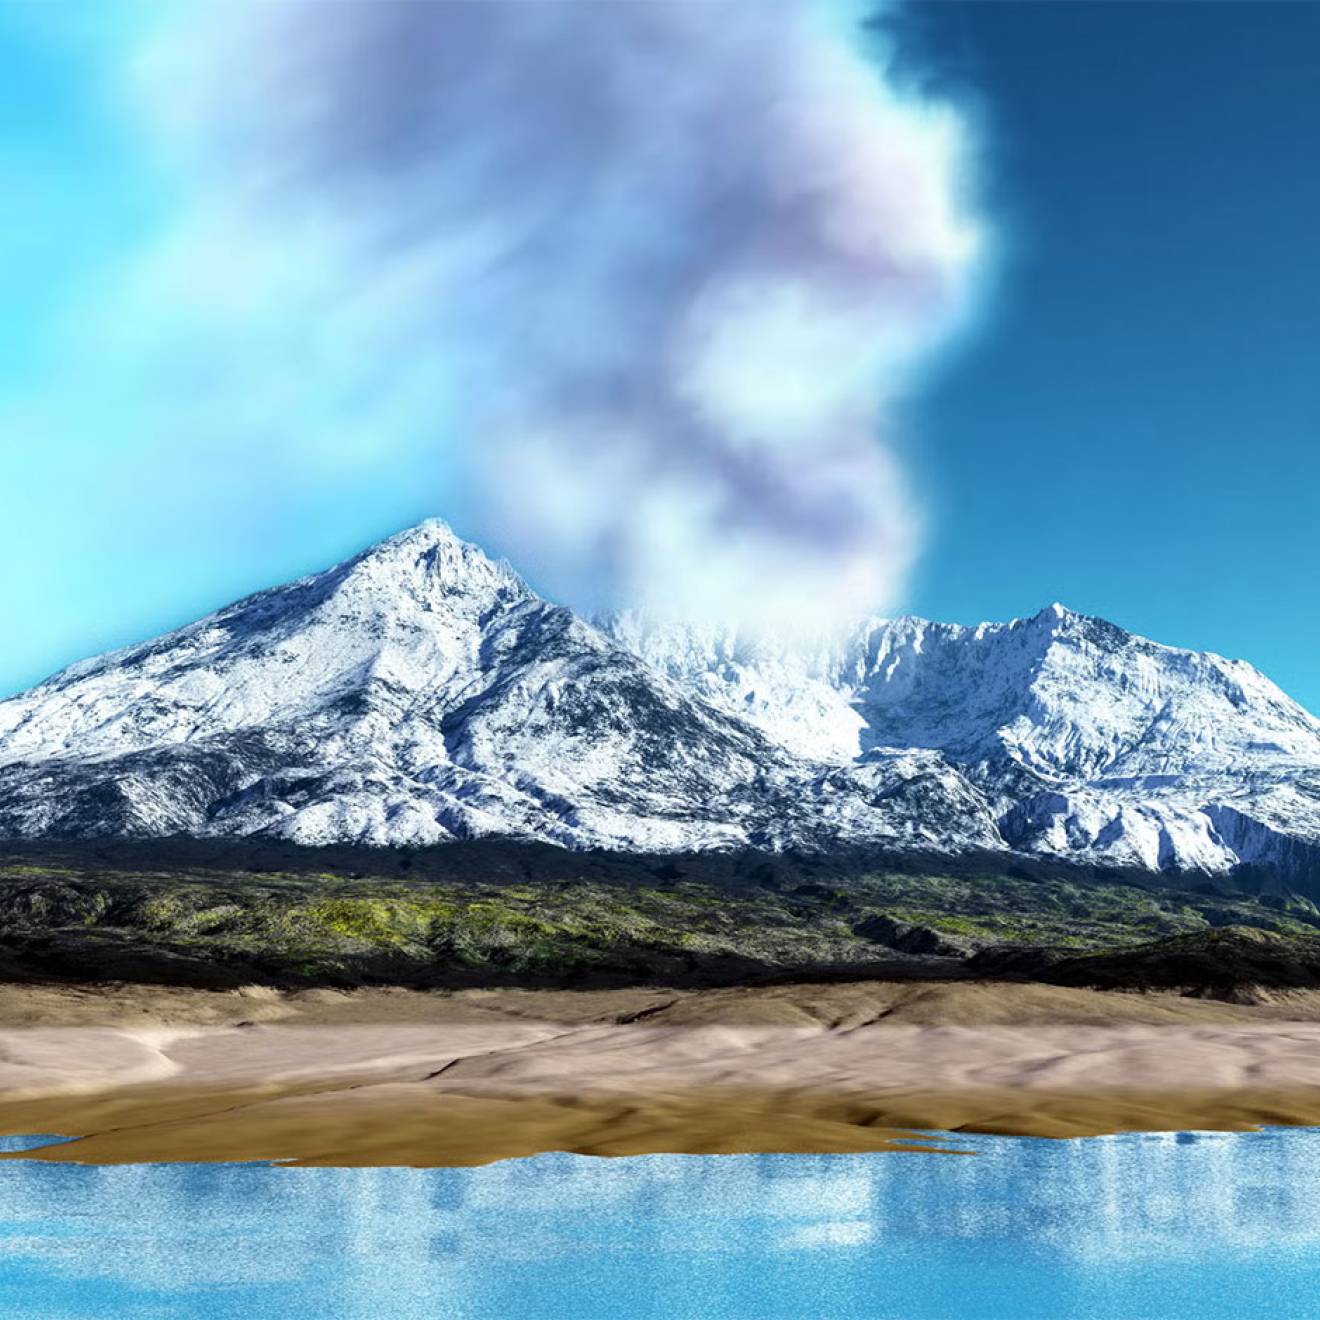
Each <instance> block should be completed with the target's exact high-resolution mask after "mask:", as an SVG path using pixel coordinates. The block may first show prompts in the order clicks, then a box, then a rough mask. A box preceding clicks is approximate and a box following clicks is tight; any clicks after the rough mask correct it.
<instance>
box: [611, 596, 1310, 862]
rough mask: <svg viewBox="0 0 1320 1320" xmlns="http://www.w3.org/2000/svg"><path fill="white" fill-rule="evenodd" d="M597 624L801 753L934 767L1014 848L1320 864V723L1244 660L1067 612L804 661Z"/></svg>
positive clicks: (948, 630)
mask: <svg viewBox="0 0 1320 1320" xmlns="http://www.w3.org/2000/svg"><path fill="white" fill-rule="evenodd" d="M602 623H603V626H604V627H605V628H606V629H607V630H608V631H609V632H610V633H611V634H612V635H613V636H615V637H617V638H618V639H619V640H620V641H621V642H622V643H624V644H625V645H627V646H628V647H630V649H632V650H634V651H635V652H636V653H637V654H638V655H640V656H641V657H642V658H643V659H645V660H646V661H647V662H648V663H649V664H651V665H652V666H653V667H654V668H656V669H657V670H659V671H660V672H661V673H664V674H666V675H667V676H669V677H671V678H673V679H675V680H676V681H679V682H682V683H684V684H686V685H688V686H689V687H692V688H694V689H695V690H697V691H700V692H701V693H702V694H703V696H704V697H705V698H706V699H707V700H709V701H712V702H715V703H717V704H720V705H722V706H723V707H724V708H725V709H727V710H729V711H731V712H737V713H738V714H739V715H741V716H742V718H744V719H747V720H748V721H749V722H751V723H754V724H756V725H757V726H758V727H760V728H762V729H764V730H765V731H766V733H767V734H768V735H769V736H771V737H773V738H775V739H776V740H777V741H778V742H780V743H781V744H783V745H785V746H788V747H791V748H793V749H795V750H797V751H799V752H804V753H808V754H811V755H816V756H823V757H826V758H828V759H839V760H843V759H851V758H857V757H865V756H867V755H868V754H875V753H876V752H877V750H880V749H886V748H894V747H903V748H926V749H929V750H930V751H932V752H935V753H938V754H939V755H940V756H941V757H943V758H944V759H945V760H946V761H947V762H948V763H950V764H952V765H954V766H956V767H957V768H958V769H959V770H960V772H961V773H963V774H964V775H965V776H966V777H967V778H968V779H969V781H970V782H972V783H974V784H975V785H976V786H977V787H978V788H979V789H980V790H981V791H982V792H983V793H984V794H985V796H986V798H987V799H988V802H989V805H990V806H991V809H992V811H993V814H994V815H995V817H996V819H997V821H998V823H999V826H1000V830H1001V833H1002V834H1003V835H1004V838H1005V842H1006V843H1007V844H1009V845H1010V846H1013V847H1015V848H1019V849H1023V850H1027V851H1033V852H1047V853H1055V854H1068V855H1078V856H1084V857H1086V858H1089V859H1103V860H1107V861H1112V862H1115V863H1119V864H1123V865H1135V866H1141V867H1144V868H1148V869H1166V868H1170V867H1184V868H1191V869H1201V870H1206V871H1222V870H1226V869H1230V868H1232V867H1234V866H1236V865H1238V864H1239V863H1240V862H1252V863H1257V862H1260V863H1263V864H1267V865H1272V866H1274V865H1284V866H1286V868H1287V869H1291V870H1296V869H1297V868H1299V867H1300V868H1304V867H1308V866H1313V865H1316V864H1317V862H1320V721H1317V720H1316V719H1315V718H1314V717H1313V716H1311V715H1310V714H1309V713H1308V712H1307V711H1305V710H1303V709H1302V707H1300V706H1299V705H1297V703H1296V702H1294V701H1292V700H1291V699H1290V698H1289V697H1287V696H1286V695H1285V694H1284V693H1283V692H1281V691H1280V690H1279V689H1278V688H1277V687H1276V686H1275V685H1274V684H1273V683H1271V682H1270V681H1269V680H1268V679H1267V678H1265V677H1264V675H1262V674H1260V673H1259V672H1258V671H1257V670H1255V669H1254V668H1252V666H1250V665H1249V664H1246V663H1244V662H1242V661H1239V660H1225V659H1222V658H1221V657H1219V656H1216V655H1210V654H1204V653H1198V652H1193V651H1183V650H1178V649H1176V648H1174V647H1168V646H1161V645H1158V644H1157V643H1155V642H1150V641H1147V640H1146V639H1145V638H1141V637H1135V636H1133V635H1132V634H1130V633H1126V632H1124V631H1123V630H1122V629H1120V628H1117V627H1115V626H1114V625H1113V624H1110V623H1106V622H1105V621H1104V620H1102V619H1093V618H1088V617H1086V616H1084V615H1080V614H1075V613H1073V612H1072V611H1070V610H1067V609H1065V608H1064V607H1063V606H1061V605H1052V606H1050V607H1049V608H1048V609H1045V610H1042V611H1041V612H1040V613H1039V614H1037V615H1035V616H1033V617H1032V618H1029V619H1020V620H1013V621H1012V622H1010V623H1005V624H981V625H979V626H977V627H975V628H966V627H960V626H957V625H952V624H939V623H930V622H928V621H926V620H924V619H913V618H900V619H894V620H882V619H870V620H866V621H864V622H863V623H861V624H859V625H857V626H856V627H855V628H853V629H851V630H850V631H848V632H846V633H843V634H840V635H838V636H836V637H834V638H832V639H829V640H828V641H827V642H822V643H820V644H818V645H817V646H815V647H812V648H804V647H801V646H799V647H797V648H792V647H785V646H784V645H783V644H782V643H778V642H775V641H773V640H769V641H767V640H765V639H759V638H756V637H748V636H740V635H739V634H738V633H737V632H736V631H734V630H731V629H725V630H721V629H713V628H700V627H691V626H687V625H673V624H664V623H660V622H658V621H656V620H654V619H649V618H646V617H644V616H640V615H637V614H632V613H621V614H616V615H613V616H610V617H608V618H606V619H604V620H602ZM1285 859H1286V860H1285Z"/></svg>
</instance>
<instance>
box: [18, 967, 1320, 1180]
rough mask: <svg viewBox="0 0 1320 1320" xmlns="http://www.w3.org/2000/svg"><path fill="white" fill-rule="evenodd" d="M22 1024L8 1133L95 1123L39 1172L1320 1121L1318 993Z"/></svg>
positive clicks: (400, 1003) (883, 994)
mask: <svg viewBox="0 0 1320 1320" xmlns="http://www.w3.org/2000/svg"><path fill="white" fill-rule="evenodd" d="M0 1022H2V1023H4V1024H5V1025H4V1026H3V1027H0V1129H2V1130H3V1131H5V1132H8V1133H34V1132H40V1133H51V1134H59V1135H64V1136H74V1137H77V1138H79V1140H76V1141H72V1142H69V1143H67V1144H61V1145H56V1146H51V1147H47V1148H45V1149H43V1150H41V1151H39V1152H37V1153H36V1154H35V1155H28V1156H26V1157H29V1158H32V1157H35V1158H41V1159H57V1160H69V1159H77V1160H85V1161H91V1162H119V1161H130V1160H131V1161H137V1160H161V1159H166V1160H170V1159H174V1160H237V1159H268V1160H287V1161H292V1162H295V1163H309V1164H420V1165H457V1164H472V1163H483V1162H486V1161H489V1160H493V1159H501V1158H509V1157H512V1156H521V1155H530V1154H534V1153H537V1152H539V1151H544V1150H571V1151H579V1152H583V1153H593V1154H635V1153H646V1152H660V1151H677V1152H694V1153H696V1152H720V1151H849V1150H901V1149H914V1148H924V1149H929V1148H940V1149H945V1150H956V1149H958V1148H959V1146H960V1142H959V1140H958V1134H960V1133H962V1134H966V1133H979V1132H1002V1133H1015V1134H1035V1135H1041V1136H1080V1135H1087V1134H1095V1133H1102V1132H1115V1131H1123V1130H1132V1129H1140V1130H1168V1129H1178V1128H1222V1129H1236V1128H1245V1127H1252V1126H1256V1125H1261V1124H1312V1123H1320V995H1318V994H1316V993H1315V992H1294V993H1291V994H1281V995H1277V996H1275V997H1274V998H1273V999H1272V1000H1270V1001H1269V1002H1265V1003H1261V1004H1255V1005H1242V1004H1224V1003H1217V1002H1212V1001H1206V1000H1196V999H1187V998H1182V997H1178V996H1175V995H1163V994H1145V995H1137V994H1120V993H1113V992H1097V991H1088V990H1069V989H1059V988H1055V987H1050V986H1043V985H1029V984H1003V983H998V984H992V983H976V982H948V983H938V982H927V983H906V984H896V983H888V982H868V983H855V984H833V985H794V986H777V987H771V988H758V989H743V990H716V991H691V992H674V991H664V990H655V989H637V990H627V991H591V992H568V991H560V992H546V991H506V990H489V991H462V992H456V993H435V994H425V993H417V992H408V991H397V990H364V991H354V992H351V993H350V992H335V991H304V992H295V993H289V994H283V993H280V992H276V991H272V990H267V989H259V988H254V989H250V990H243V991H232V992H203V991H190V990H167V989H157V988H149V987H100V988H79V989H72V988H57V987H17V986H6V987H3V988H0ZM922 1132H927V1133H930V1134H932V1135H928V1136H921V1135H919V1134H920V1133H922Z"/></svg>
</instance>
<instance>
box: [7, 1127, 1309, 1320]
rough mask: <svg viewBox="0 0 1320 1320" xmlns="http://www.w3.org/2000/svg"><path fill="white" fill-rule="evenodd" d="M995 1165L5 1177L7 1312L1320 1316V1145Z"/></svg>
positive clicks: (104, 1171) (1099, 1150) (998, 1157)
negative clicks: (1318, 1294)
mask: <svg viewBox="0 0 1320 1320" xmlns="http://www.w3.org/2000/svg"><path fill="white" fill-rule="evenodd" d="M973 1145H974V1149H975V1150H976V1151H977V1152H978V1153H977V1155H976V1156H975V1157H973V1158H957V1157H930V1156H917V1155H879V1156H875V1155H870V1156H868V1155H856V1156H717V1157H700V1156H649V1157H638V1158H632V1159H620V1160H595V1159H589V1158H582V1157H576V1156H568V1155H547V1156H541V1157H539V1158H537V1159H534V1160H526V1161H516V1162H509V1163H505V1164H499V1165H494V1166H491V1167H488V1168H482V1169H470V1170H408V1169H363V1170H333V1169H278V1168H268V1167H265V1166H261V1165H219V1166H216V1165H211V1166H207V1165H146V1166H128V1167H119V1168H80V1167H78V1166H73V1165H69V1166H63V1165H47V1164H39V1163H8V1164H4V1165H0V1233H2V1234H3V1237H4V1243H3V1264H0V1314H4V1315H16V1316H17V1315H22V1316H25V1317H34V1320H35V1318H37V1317H45V1316H49V1317H52V1318H53V1317H56V1316H59V1317H62V1318H63V1320H70V1318H71V1317H82V1316H89V1317H90V1316H97V1317H104V1316H133V1317H135V1318H136V1317H151V1316H156V1315H161V1316H166V1315H169V1316H176V1315H181V1314H186V1315H189V1316H196V1317H228V1316H234V1317H238V1316H242V1317H245V1320H247V1318H249V1317H254V1316H264V1315H272V1316H274V1315H279V1316H287V1317H294V1318H295V1320H296V1318H297V1317H301V1316H308V1317H311V1316H317V1317H323V1316H342V1317H362V1318H363V1320H366V1318H367V1317H372V1318H373V1320H374V1318H375V1317H385V1316H389V1317H392V1318H397V1320H412V1318H413V1317H423V1316H425V1317H427V1320H437V1318H439V1317H444V1320H450V1318H451V1317H452V1318H455V1320H457V1318H458V1317H473V1318H474V1320H486V1318H487V1317H491V1318H494V1317H498V1318H499V1320H508V1318H509V1317H513V1316H519V1317H528V1318H535V1317H546V1318H554V1320H561V1318H562V1320H583V1318H586V1320H590V1318H591V1317H596V1316H599V1317H609V1318H610V1320H627V1318H630V1317H643V1318H644V1317H651V1316H654V1317H657V1320H659V1318H661V1317H663V1320H685V1318H686V1317H690V1318H691V1320H716V1318H719V1317H730V1318H735V1320H744V1318H745V1320H776V1318H778V1317H784V1318H785V1320H788V1318H790V1317H791V1320H885V1318H886V1317H893V1318H894V1320H925V1318H926V1317H930V1318H931V1320H936V1318H938V1320H969V1318H972V1317H976V1318H984V1320H998V1317H1001V1316H1002V1317H1008V1316H1012V1317H1014V1320H1035V1318H1036V1317H1040V1320H1066V1317H1070V1316H1078V1317H1082V1316H1086V1317H1097V1318H1098V1317H1103V1318H1104V1320H1141V1318H1142V1317H1145V1316H1151V1317H1155V1316H1157V1315H1169V1314H1175V1315H1178V1316H1180V1317H1184V1318H1190V1317H1199V1316H1214V1317H1219V1316H1224V1317H1229V1316H1232V1317H1233V1320H1241V1318H1242V1317H1243V1316H1251V1315H1262V1316H1264V1315H1269V1316H1271V1317H1274V1318H1275V1320H1281V1318H1283V1317H1291V1316H1294V1315H1295V1316H1297V1317H1299V1318H1300V1317H1302V1316H1310V1315H1313V1314H1314V1313H1315V1311H1314V1303H1313V1301H1312V1300H1311V1299H1312V1298H1313V1296H1314V1291H1313V1290H1314V1287H1315V1284H1316V1283H1317V1282H1318V1281H1320V1273H1318V1267H1317V1265H1316V1264H1313V1261H1315V1260H1316V1259H1317V1258H1320V1252H1317V1250H1316V1248H1317V1247H1318V1246H1320V1179H1318V1178H1317V1174H1318V1173H1320V1132H1315V1131H1289V1132H1269V1133H1258V1134H1249V1135H1246V1136H1233V1135H1224V1134H1215V1135H1209V1134H1207V1135H1196V1136H1192V1135H1189V1134H1182V1135H1161V1136H1124V1137H1109V1138H1097V1139H1094V1140H1091V1141H1085V1142H1073V1143H1054V1142H1043V1141H1022V1140H1012V1139H1002V1138H1000V1139H996V1138H986V1139H982V1140H978V1141H976V1142H975V1143H973ZM1266 1303H1268V1305H1266ZM1294 1307H1295V1309H1292V1308H1294Z"/></svg>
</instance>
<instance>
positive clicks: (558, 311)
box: [141, 0, 982, 622]
mask: <svg viewBox="0 0 1320 1320" xmlns="http://www.w3.org/2000/svg"><path fill="white" fill-rule="evenodd" d="M863 17H864V15H862V14H859V13H857V12H855V11H848V12H842V11H841V10H840V8H839V7H838V6H837V5H835V6H827V5H826V4H824V3H814V2H809V0H800V2H793V3H789V2H784V3H767V2H766V0H726V2H724V3H703V2H702V0H583V2H582V3H568V2H567V0H459V2H458V3H434V4H433V3H423V2H419V0H338V2H337V3H333V4H310V3H271V2H264V3H259V4H255V3H254V4H251V5H238V4H235V5H224V6H218V7H216V8H215V9H212V10H209V11H201V13H200V14H199V12H198V11H192V12H191V14H190V16H189V17H188V18H187V19H186V20H184V21H181V22H177V23H175V24H174V26H173V27H172V29H171V31H170V32H169V33H167V34H165V35H164V36H163V37H161V38H160V39H158V40H156V41H155V42H154V43H153V44H152V46H151V48H150V49H149V51H148V52H147V53H146V56H145V58H144V60H143V61H142V64H141V70H142V73H143V75H144V79H145V85H146V86H147V88H148V90H149V92H150V95H151V104H152V106H153V113H154V115H155V117H156V120H157V121H158V123H159V125H160V127H161V128H162V130H163V131H164V133H163V136H164V138H165V140H166V142H167V143H168V145H169V146H170V149H171V150H172V151H174V152H175V153H176V154H175V158H176V160H177V161H178V162H179V163H180V164H181V165H182V167H183V169H184V171H185V173H186V174H187V175H188V177H190V178H191V181H192V184H193V186H194V198H195V200H194V205H193V207H192V210H191V213H190V214H189V216H188V217H187V218H186V219H185V220H184V221H183V222H181V224H180V226H179V229H178V232H177V233H176V235H175V238H174V242H173V244H172V250H171V251H170V252H168V253H166V254H164V255H163V256H162V258H161V260H162V262H163V267H162V268H163V269H165V270H166V271H169V270H174V271H176V272H177V271H181V270H185V269H186V270H187V271H188V272H189V274H188V280H189V297H190V298H191V299H193V300H194V301H196V300H198V299H201V300H203V301H205V299H206V298H207V297H211V298H213V299H214V300H215V301H216V302H217V303H222V304H223V307H224V308H225V314H226V315H234V314H235V313H234V309H235V308H238V309H239V313H240V315H239V321H240V323H241V321H242V319H243V318H244V317H246V318H248V319H249V320H254V321H256V322H258V323H261V324H266V325H268V324H269V322H270V321H271V320H272V319H277V320H280V321H281V322H282V323H284V324H286V325H295V326H301V327H303V329H302V331H300V332H299V333H305V334H306V335H307V336H308V337H309V339H310V342H312V343H314V344H316V345H318V346H319V348H318V354H317V361H318V362H319V363H320V368H319V369H320V370H322V371H324V372H325V374H326V376H327V379H326V380H325V382H324V388H325V389H326V390H327V392H328V394H329V395H331V396H332V397H333V398H334V399H335V400H337V401H338V402H337V403H336V405H335V409H334V411H336V413H337V415H336V416H335V417H333V418H328V419H327V424H326V426H325V428H324V430H323V431H322V433H321V434H319V435H318V434H308V435H306V436H303V437H301V438H300V439H296V440H289V441H286V442H277V443H288V444H301V445H303V446H305V447H306V449H307V451H308V461H309V462H315V461H324V458H323V457H322V459H321V460H318V459H317V457H316V455H315V452H314V451H315V450H316V449H317V447H318V446H328V447H331V448H333V447H334V446H336V445H338V446H341V447H342V446H344V445H348V446H350V447H353V446H356V447H358V448H359V449H361V448H362V447H365V449H366V451H367V452H371V450H372V447H373V446H378V447H379V452H380V454H381V455H382V458H381V462H382V463H384V462H388V455H389V453H390V452H392V451H393V450H396V449H397V448H398V447H399V446H400V445H403V446H431V447H433V448H434V449H435V450H436V451H437V453H440V454H441V455H442V456H443V462H442V465H441V466H442V468H443V473H444V486H443V494H442V493H441V491H439V490H438V491H437V504H438V507H437V508H436V510H435V511H436V512H438V513H442V514H445V515H446V516H448V517H450V518H452V519H453V521H455V523H456V524H457V525H459V526H460V527H461V528H462V529H463V530H464V531H465V532H468V533H470V534H473V535H475V536H476V537H477V538H478V539H479V540H481V541H482V542H484V543H485V544H486V545H488V546H490V547H492V548H495V549H498V550H500V551H502V552H504V553H507V554H508V555H509V556H510V557H512V558H513V559H514V561H515V562H516V563H518V564H519V565H520V566H523V567H525V568H527V569H528V570H529V571H530V573H531V575H532V577H533V579H534V581H535V582H536V584H537V585H538V586H539V587H541V588H542V589H543V590H546V591H548V592H549V593H551V594H553V595H557V596H559V597H560V598H562V599H565V600H567V601H570V602H572V603H574V604H577V605H579V606H586V607H593V606H600V605H607V604H643V605H648V606H650V607H652V608H657V609H659V610H662V611H664V612H667V613H677V614H686V615H690V616H696V617H702V616H710V615H713V614H716V613H718V614H720V615H726V616H727V615H734V616H738V617H742V618H745V619H758V620H762V621H764V620H769V621H772V622H780V621H785V620H793V621H805V622H823V621H825V620H827V619H829V618H831V617H837V616H839V615H842V614H847V613H853V612H859V611H861V610H864V609H869V608H884V607H886V606H888V605H891V604H893V603H894V601H895V600H896V597H897V595H898V593H899V592H900V590H901V587H902V583H903V578H904V574H905V571H906V569H907V568H908V565H909V563H910V561H911V559H912V556H913V554H914V551H915V549H916V546H917V541H918V538H919V518H918V517H917V515H916V512H915V510H914V508H913V501H912V499H911V498H910V496H909V494H908V493H907V491H906V489H905V485H904V481H903V477H902V474H901V472H900V470H899V468H898V465H897V464H896V462H895V458H894V455H893V452H892V448H890V447H887V445H886V443H885V406H886V402H887V400H891V399H892V398H893V397H894V396H896V395H897V394H899V393H901V392H902V391H903V390H904V389H905V388H906V387H907V386H908V385H909V384H910V382H911V379H912V374H913V372H914V370H915V369H917V368H918V367H919V365H920V364H921V363H922V362H923V361H924V360H925V359H927V358H928V357H929V356H930V355H931V354H932V353H933V352H934V351H936V350H937V349H938V347H939V346H940V344H941V343H942V342H944V341H945V340H946V339H947V338H948V336H950V335H951V334H952V333H954V332H955V331H956V329H957V328H958V326H959V324H960V323H961V321H962V320H964V319H965V317H966V313H967V310H968V304H969V301H970V294H971V292H972V286H973V282H974V279H975V275H976V273H977V270H978V265H979V262H978V257H979V253H980V249H981V247H982V238H981V234H980V232H979V228H978V222H977V219H976V217H975V216H973V215H971V214H969V212H968V210H967V204H966V196H965V195H966V191H967V173H968V169H969V164H970V149H969V143H968V132H967V129H966V125H965V123H964V122H963V120H962V119H961V117H960V116H959V114H958V113H957V111H956V110H955V109H954V108H953V107H951V106H949V105H946V104H933V103H929V102H923V101H920V100H918V99H915V98H914V96H913V95H911V94H908V93H906V92H903V91H901V90H899V89H898V88H896V87H895V86H894V85H892V81H891V80H887V76H886V71H885V62H884V60H885V50H884V48H883V44H882V42H881V41H880V39H879V38H878V37H877V36H876V31H877V29H876V28H875V27H874V26H872V27H870V28H868V27H866V26H865V25H864V24H863V22H862V18H863ZM199 269H205V270H206V271H207V272H209V273H208V275H207V277H206V278H207V279H209V281H210V286H209V288H210V292H209V293H208V292H207V291H206V288H204V287H203V284H204V281H202V282H200V283H199V276H198V271H199ZM169 278H170V277H169V276H168V275H166V276H165V279H166V283H167V284H168V281H169ZM312 386H313V387H315V382H312Z"/></svg>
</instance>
